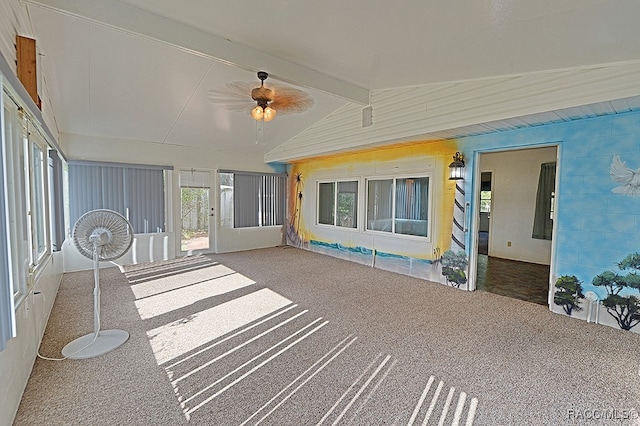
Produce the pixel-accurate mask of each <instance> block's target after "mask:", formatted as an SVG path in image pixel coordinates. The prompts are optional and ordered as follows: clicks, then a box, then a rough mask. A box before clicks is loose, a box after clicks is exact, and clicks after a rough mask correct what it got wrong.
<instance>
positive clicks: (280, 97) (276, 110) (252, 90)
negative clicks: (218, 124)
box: [209, 71, 313, 122]
mask: <svg viewBox="0 0 640 426" xmlns="http://www.w3.org/2000/svg"><path fill="white" fill-rule="evenodd" d="M268 77H269V74H268V73H266V72H264V71H258V78H259V79H260V86H259V87H255V83H248V82H246V81H235V82H232V83H228V84H226V85H225V87H224V88H223V89H211V90H209V99H210V100H211V101H212V102H214V103H217V104H220V105H222V106H223V107H224V108H226V109H227V110H230V111H238V112H249V113H250V114H251V116H252V117H253V118H254V119H255V120H256V121H262V122H268V121H271V120H273V119H274V118H275V116H276V114H298V113H301V112H304V111H306V110H308V109H309V108H311V107H312V106H313V98H312V97H311V96H309V95H308V94H307V93H305V92H303V91H302V90H298V89H294V88H293V87H289V86H284V85H281V84H269V85H268V86H265V85H264V81H265V80H266V79H267V78H268Z"/></svg>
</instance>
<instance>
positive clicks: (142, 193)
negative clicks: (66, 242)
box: [69, 162, 166, 234]
mask: <svg viewBox="0 0 640 426" xmlns="http://www.w3.org/2000/svg"><path fill="white" fill-rule="evenodd" d="M164 197H165V181H164V170H163V168H162V167H160V166H157V167H155V166H133V165H131V166H130V165H121V164H110V163H92V162H70V163H69V216H70V224H71V226H73V225H74V224H75V223H76V221H77V220H78V219H79V218H80V216H82V215H83V214H85V213H86V212H88V211H91V210H94V209H110V210H113V211H116V212H118V213H120V214H121V215H123V216H124V217H126V218H127V219H129V221H130V222H131V225H132V226H133V229H134V231H135V232H136V233H137V234H143V233H153V232H163V230H164V229H166V227H165V201H164Z"/></svg>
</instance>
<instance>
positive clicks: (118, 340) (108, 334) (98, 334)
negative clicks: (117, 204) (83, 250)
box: [62, 242, 129, 359]
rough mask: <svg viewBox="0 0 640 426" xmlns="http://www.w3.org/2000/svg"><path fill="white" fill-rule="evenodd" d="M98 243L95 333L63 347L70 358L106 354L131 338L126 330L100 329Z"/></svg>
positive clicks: (94, 272) (94, 274) (94, 292)
mask: <svg viewBox="0 0 640 426" xmlns="http://www.w3.org/2000/svg"><path fill="white" fill-rule="evenodd" d="M98 247H99V246H98V244H97V243H95V242H94V247H93V281H94V283H95V285H94V288H93V333H90V334H87V335H84V336H82V337H78V338H77V339H75V340H73V341H71V342H69V343H67V345H66V346H65V347H64V348H62V355H64V357H65V358H69V359H85V358H93V357H96V356H98V355H103V354H106V353H107V352H110V351H112V350H114V349H115V348H117V347H119V346H120V345H122V344H123V343H124V342H126V341H127V340H129V333H128V332H126V331H124V330H102V331H100V256H99V255H98Z"/></svg>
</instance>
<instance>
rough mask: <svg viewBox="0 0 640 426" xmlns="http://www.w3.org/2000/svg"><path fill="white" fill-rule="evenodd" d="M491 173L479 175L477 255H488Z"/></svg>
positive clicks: (486, 172) (484, 172) (485, 172)
mask: <svg viewBox="0 0 640 426" xmlns="http://www.w3.org/2000/svg"><path fill="white" fill-rule="evenodd" d="M492 177H493V173H492V172H490V171H483V172H482V173H480V221H479V222H478V253H479V254H486V255H488V254H489V232H490V228H491V226H490V225H491V180H492Z"/></svg>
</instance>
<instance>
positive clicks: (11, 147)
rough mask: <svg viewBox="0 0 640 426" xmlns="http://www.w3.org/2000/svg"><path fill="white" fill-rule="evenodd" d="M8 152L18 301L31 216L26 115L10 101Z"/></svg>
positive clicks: (8, 196)
mask: <svg viewBox="0 0 640 426" xmlns="http://www.w3.org/2000/svg"><path fill="white" fill-rule="evenodd" d="M3 112H4V125H3V127H4V130H5V131H4V144H3V147H4V155H5V167H6V170H5V178H6V188H7V193H6V203H7V207H8V208H7V220H8V225H9V226H8V232H7V233H8V238H9V243H10V247H11V256H10V259H9V264H10V266H11V280H10V281H11V283H12V289H13V296H14V301H15V302H16V304H17V302H18V301H19V300H20V299H21V298H22V297H23V296H24V295H26V292H27V270H28V268H29V263H30V254H29V252H28V246H29V228H28V223H27V222H28V217H27V211H28V209H27V193H28V191H27V189H28V188H27V183H26V182H27V181H26V179H27V173H25V169H26V168H27V164H26V161H25V147H26V144H25V140H26V130H25V129H24V126H23V122H24V118H23V117H22V114H21V113H20V112H19V111H18V108H17V106H16V105H15V104H14V103H13V102H10V101H8V100H7V101H6V102H5V104H4V111H3Z"/></svg>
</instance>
